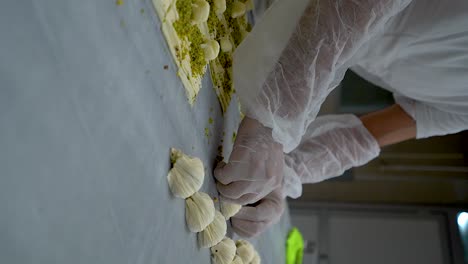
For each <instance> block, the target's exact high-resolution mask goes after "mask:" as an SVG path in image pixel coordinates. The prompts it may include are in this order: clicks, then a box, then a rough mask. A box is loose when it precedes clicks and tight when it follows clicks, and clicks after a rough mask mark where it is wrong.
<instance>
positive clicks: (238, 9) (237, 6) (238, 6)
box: [231, 1, 246, 18]
mask: <svg viewBox="0 0 468 264" xmlns="http://www.w3.org/2000/svg"><path fill="white" fill-rule="evenodd" d="M245 9H246V8H245V4H244V3H242V2H239V1H235V2H234V3H232V13H231V17H232V18H236V17H240V16H242V15H244V14H245Z"/></svg>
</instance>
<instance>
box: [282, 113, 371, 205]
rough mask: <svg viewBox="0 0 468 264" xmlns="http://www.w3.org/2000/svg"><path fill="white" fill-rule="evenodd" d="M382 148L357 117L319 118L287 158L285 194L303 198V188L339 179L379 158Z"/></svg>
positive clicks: (334, 116)
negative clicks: (353, 168)
mask: <svg viewBox="0 0 468 264" xmlns="http://www.w3.org/2000/svg"><path fill="white" fill-rule="evenodd" d="M379 152H380V147H379V144H378V142H377V141H376V140H375V138H374V137H373V136H372V135H371V133H370V132H369V131H368V130H367V128H366V127H364V125H363V124H362V122H361V120H360V119H359V118H357V117H356V116H355V115H349V114H348V115H326V116H321V117H318V118H317V119H316V120H315V121H314V122H313V123H312V124H311V125H310V126H309V127H308V128H307V132H306V134H305V135H304V137H303V138H302V141H301V143H300V145H299V146H298V147H297V148H296V149H295V150H293V151H292V152H290V153H289V154H287V155H286V156H285V176H284V183H283V192H284V193H285V194H286V195H287V196H290V197H292V198H297V197H299V196H300V195H301V192H302V184H304V183H316V182H320V181H323V180H326V179H329V178H332V177H336V176H340V175H341V174H343V172H344V171H345V170H347V169H349V168H351V167H356V166H360V165H363V164H365V163H367V162H369V161H370V160H372V159H373V158H375V157H377V156H378V154H379Z"/></svg>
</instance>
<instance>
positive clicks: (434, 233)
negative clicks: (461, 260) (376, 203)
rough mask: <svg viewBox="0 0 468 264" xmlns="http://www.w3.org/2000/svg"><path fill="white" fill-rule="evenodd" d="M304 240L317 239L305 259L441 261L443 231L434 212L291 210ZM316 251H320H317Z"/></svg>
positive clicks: (330, 262) (353, 263)
mask: <svg viewBox="0 0 468 264" xmlns="http://www.w3.org/2000/svg"><path fill="white" fill-rule="evenodd" d="M292 222H293V224H294V225H295V226H297V227H298V228H299V229H300V230H301V232H302V234H303V236H304V239H305V240H309V241H313V242H315V243H316V244H317V246H316V248H318V249H319V250H316V251H315V252H314V254H305V255H304V256H305V257H304V262H303V263H307V264H316V263H317V264H395V263H398V264H418V263H423V264H444V263H447V260H445V259H444V256H445V255H444V253H445V252H444V247H445V246H446V245H444V244H442V243H445V242H444V241H445V240H444V238H443V237H442V236H443V235H444V234H445V233H444V232H442V231H441V222H439V219H438V218H437V217H434V216H430V215H428V216H427V217H420V216H419V215H414V216H409V217H408V216H401V215H391V214H382V213H368V212H365V213H350V212H329V213H320V215H319V214H317V212H315V213H314V212H308V213H306V214H304V213H301V214H295V213H293V214H292ZM317 251H320V252H317Z"/></svg>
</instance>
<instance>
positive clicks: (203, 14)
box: [192, 0, 210, 24]
mask: <svg viewBox="0 0 468 264" xmlns="http://www.w3.org/2000/svg"><path fill="white" fill-rule="evenodd" d="M209 15H210V4H208V2H207V1H205V0H196V1H194V2H193V4H192V22H193V23H195V24H200V23H203V22H206V21H207V20H208V16H209Z"/></svg>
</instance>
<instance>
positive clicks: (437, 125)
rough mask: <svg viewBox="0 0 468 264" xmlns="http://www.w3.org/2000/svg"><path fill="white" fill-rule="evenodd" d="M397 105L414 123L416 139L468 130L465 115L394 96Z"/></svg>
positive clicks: (467, 116)
mask: <svg viewBox="0 0 468 264" xmlns="http://www.w3.org/2000/svg"><path fill="white" fill-rule="evenodd" d="M394 97H395V101H396V102H397V104H399V105H400V106H401V108H403V110H405V112H406V113H407V114H408V115H409V116H411V117H412V118H413V119H414V120H415V121H416V138H418V139H420V138H428V137H432V136H443V135H448V134H454V133H457V132H460V131H463V130H467V129H468V109H467V112H466V113H467V114H461V113H456V112H449V111H446V110H441V109H439V108H437V107H435V106H432V105H430V104H428V103H423V102H419V101H415V100H413V99H410V98H407V97H403V96H400V95H395V96H394Z"/></svg>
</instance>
